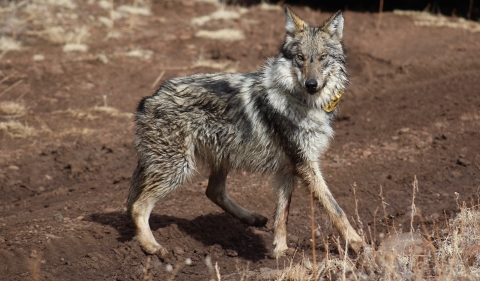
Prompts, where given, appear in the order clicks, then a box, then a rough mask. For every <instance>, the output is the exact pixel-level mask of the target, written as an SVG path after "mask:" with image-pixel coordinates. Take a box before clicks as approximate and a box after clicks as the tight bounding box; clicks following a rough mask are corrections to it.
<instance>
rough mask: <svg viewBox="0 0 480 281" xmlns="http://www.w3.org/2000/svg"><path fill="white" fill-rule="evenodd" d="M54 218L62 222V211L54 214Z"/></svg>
mask: <svg viewBox="0 0 480 281" xmlns="http://www.w3.org/2000/svg"><path fill="white" fill-rule="evenodd" d="M53 219H54V220H55V221H58V222H60V221H63V216H62V214H60V213H56V214H55V215H53Z"/></svg>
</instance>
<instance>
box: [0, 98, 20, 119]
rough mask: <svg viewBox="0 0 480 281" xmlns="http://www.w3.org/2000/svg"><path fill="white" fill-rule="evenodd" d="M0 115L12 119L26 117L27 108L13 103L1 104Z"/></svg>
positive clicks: (5, 102)
mask: <svg viewBox="0 0 480 281" xmlns="http://www.w3.org/2000/svg"><path fill="white" fill-rule="evenodd" d="M0 115H3V116H5V117H11V118H15V117H20V116H23V115H25V106H24V105H23V104H20V103H17V102H12V101H4V102H0Z"/></svg>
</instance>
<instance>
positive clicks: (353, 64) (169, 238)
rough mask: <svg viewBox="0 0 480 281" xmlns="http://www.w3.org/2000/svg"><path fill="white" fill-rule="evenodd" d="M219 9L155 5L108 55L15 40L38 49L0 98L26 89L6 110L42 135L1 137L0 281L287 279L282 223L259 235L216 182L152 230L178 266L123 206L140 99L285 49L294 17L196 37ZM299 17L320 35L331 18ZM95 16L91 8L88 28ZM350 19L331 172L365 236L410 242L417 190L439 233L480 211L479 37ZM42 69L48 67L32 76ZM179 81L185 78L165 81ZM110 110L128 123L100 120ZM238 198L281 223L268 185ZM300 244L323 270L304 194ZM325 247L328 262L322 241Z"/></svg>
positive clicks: (295, 236) (297, 213)
mask: <svg viewBox="0 0 480 281" xmlns="http://www.w3.org/2000/svg"><path fill="white" fill-rule="evenodd" d="M89 9H90V10H91V11H90V10H89ZM215 9H216V8H215V6H213V5H210V4H206V3H194V2H191V1H161V2H154V4H153V8H152V11H153V14H154V15H153V16H150V17H135V18H133V19H131V20H127V21H123V22H121V21H120V22H118V23H117V22H116V23H115V24H116V25H115V28H117V29H119V30H122V31H123V37H121V38H119V39H110V40H104V38H105V36H106V33H107V31H108V30H107V28H106V27H98V28H92V29H90V32H91V33H92V36H91V37H90V39H89V41H88V45H89V47H90V49H89V51H88V53H62V50H61V48H62V47H61V46H58V45H54V44H53V43H50V42H49V41H46V40H45V39H41V38H40V37H38V36H34V35H31V34H29V33H25V34H23V33H20V34H19V35H18V39H19V40H20V41H22V42H23V44H24V47H26V49H24V50H23V51H20V52H7V53H6V54H4V55H3V58H2V59H1V60H0V71H1V72H0V74H1V75H2V76H1V77H0V80H1V79H3V78H4V77H6V76H8V75H13V76H12V77H11V78H10V79H8V80H6V81H5V82H2V83H1V84H0V93H1V92H3V91H4V90H5V89H7V88H8V87H10V86H12V85H14V84H15V83H17V81H20V80H21V81H22V82H19V84H18V85H15V86H14V87H13V88H12V89H11V90H8V91H6V92H5V93H3V94H0V96H1V97H0V99H1V101H17V102H18V103H20V104H23V105H24V106H26V112H25V113H24V114H23V115H22V116H17V117H15V118H14V119H15V120H17V121H19V122H20V123H21V124H23V125H27V126H28V127H29V128H32V129H33V130H35V131H34V132H33V133H31V134H30V135H26V134H25V133H18V134H17V135H16V136H13V135H11V134H10V133H8V132H7V131H6V130H0V275H1V276H2V277H1V279H2V280H139V279H141V278H143V276H144V275H145V274H144V269H145V267H149V270H148V272H149V273H148V274H150V275H151V276H152V277H153V279H154V280H166V279H167V278H168V277H170V276H172V274H173V273H172V272H169V271H167V267H166V264H167V263H170V264H172V265H173V267H174V271H175V268H178V267H179V265H181V264H182V265H183V261H184V260H185V259H186V258H190V259H191V261H192V264H191V265H189V266H184V267H183V268H180V270H179V272H178V273H176V277H175V280H209V279H211V278H213V276H214V272H213V271H212V270H211V268H210V267H208V266H207V265H206V260H207V261H208V259H206V257H210V259H211V262H212V263H213V265H215V263H218V266H219V269H220V273H221V274H222V275H223V276H224V277H223V278H222V280H240V277H241V274H242V273H245V272H246V274H247V275H248V274H249V276H253V275H255V274H257V275H258V274H259V272H260V269H262V268H280V269H281V268H283V267H284V266H285V265H286V264H288V263H289V262H290V260H291V258H282V259H280V260H278V261H276V260H272V259H270V258H268V253H269V252H270V251H271V249H272V233H271V229H270V228H271V226H272V223H271V222H269V224H267V227H266V228H262V229H256V228H252V227H247V226H245V225H243V224H241V223H240V222H239V221H237V220H236V219H234V218H232V217H231V216H229V215H227V214H225V213H223V212H222V211H221V209H219V208H218V207H217V206H215V205H214V204H213V203H211V202H210V201H209V200H208V199H207V198H206V197H205V195H204V192H205V185H206V178H205V176H204V175H199V176H198V178H197V179H196V180H195V181H193V182H192V183H190V184H188V185H186V186H184V187H182V188H180V189H179V190H178V191H177V192H175V193H173V194H171V195H169V196H168V197H167V198H166V199H164V200H162V201H161V202H159V203H158V204H157V205H156V208H155V209H154V211H153V215H152V218H151V228H152V230H153V231H154V234H155V236H156V238H157V240H158V241H159V242H160V243H161V244H162V245H164V246H165V247H167V248H168V249H169V250H171V251H172V253H173V256H172V258H171V259H169V260H167V261H165V262H162V261H160V260H159V259H158V258H156V257H149V256H147V255H146V254H144V253H143V252H142V251H141V249H140V248H139V246H138V244H137V243H136V242H135V241H134V240H132V238H133V236H134V233H133V226H132V223H131V221H130V220H129V218H128V217H127V215H126V213H125V200H126V196H127V191H128V181H129V178H130V176H131V174H132V172H133V169H134V166H135V164H136V155H135V151H134V149H133V147H132V136H133V133H134V123H133V118H132V116H133V115H129V114H125V113H129V112H134V110H135V108H136V105H137V102H138V101H139V100H140V98H141V97H142V96H146V95H150V94H151V93H152V92H153V91H154V89H153V88H152V87H151V85H152V83H153V82H154V81H155V79H156V78H157V77H158V76H159V74H160V73H162V71H164V70H165V73H164V76H163V77H162V79H161V80H162V81H164V80H165V79H168V78H172V77H176V76H183V75H189V74H193V73H198V72H212V71H215V70H214V69H211V68H207V67H200V68H192V67H188V66H191V65H192V64H193V62H195V61H196V60H197V59H198V58H199V57H200V56H203V57H204V58H205V59H208V60H214V61H217V62H228V63H229V64H230V65H232V66H235V65H236V64H237V63H238V65H236V67H237V70H238V71H242V72H243V71H252V70H254V69H257V68H258V67H259V66H261V65H262V64H263V61H264V58H265V57H266V56H269V55H273V54H275V53H276V51H277V49H278V47H279V45H280V43H281V41H282V39H283V34H284V27H283V12H282V11H281V10H274V11H267V10H263V9H260V8H259V7H252V8H249V10H248V12H246V13H245V14H243V15H242V16H241V19H238V20H235V21H215V22H210V23H208V24H207V25H206V26H205V27H204V28H206V29H211V30H214V29H218V28H225V27H230V28H237V29H241V30H243V31H244V33H245V35H246V39H245V40H242V41H234V42H225V41H213V40H208V39H199V38H196V37H195V36H194V34H195V32H196V31H197V30H198V29H199V27H192V26H191V25H190V19H191V18H192V17H198V16H201V15H205V14H208V13H210V12H213V11H214V10H215ZM294 10H295V11H297V12H298V13H299V14H300V15H301V16H302V17H304V18H305V19H307V20H308V21H310V22H313V23H320V22H321V21H322V20H323V19H325V18H326V17H327V16H328V15H327V14H326V13H320V12H316V11H312V10H309V9H308V8H303V7H297V8H294ZM97 12H98V10H95V9H93V8H92V6H87V7H86V8H85V9H82V11H80V12H79V14H80V15H84V14H88V13H92V14H94V15H95V13H97ZM344 16H345V20H346V22H345V24H346V25H345V31H344V35H345V46H346V49H347V51H348V62H349V71H350V74H351V80H352V83H351V85H350V86H349V90H348V92H347V93H346V94H345V96H344V98H343V100H342V103H341V112H340V115H339V117H338V121H337V122H336V124H335V131H336V137H335V139H334V141H333V142H332V144H331V148H330V149H329V151H328V152H327V154H326V155H325V157H324V158H323V159H322V167H323V171H324V174H325V175H326V179H327V181H328V183H329V186H330V189H331V191H332V192H333V194H334V196H335V198H336V199H337V201H338V202H339V204H340V205H341V206H342V207H343V208H344V210H345V212H346V213H347V214H349V216H351V217H352V218H353V217H356V216H355V200H354V196H353V191H352V187H353V186H354V185H356V197H357V200H358V213H359V217H360V220H361V222H362V224H363V229H364V231H365V232H366V233H369V231H370V232H371V235H370V234H368V235H367V236H368V237H381V235H379V233H380V232H385V231H387V230H390V231H395V230H396V231H401V230H403V231H409V230H410V214H411V213H410V209H411V203H412V182H413V180H414V177H415V176H416V178H417V179H418V182H419V191H418V192H417V194H416V198H415V204H416V207H417V211H421V217H422V218H423V220H424V222H425V225H426V226H427V228H428V229H434V228H435V225H437V226H438V225H440V226H441V225H442V224H444V221H445V219H449V218H451V217H452V216H453V215H454V214H455V213H456V212H457V211H458V206H459V204H461V202H462V201H466V202H468V203H469V202H471V201H473V200H475V201H476V200H477V199H478V188H479V187H480V87H479V81H480V56H478V54H479V53H480V33H472V32H470V31H467V30H461V29H448V28H433V27H432V28H430V27H418V26H415V25H414V23H413V21H412V20H411V19H410V18H408V17H401V16H396V15H393V14H390V13H385V14H383V18H382V22H381V25H380V27H378V28H377V27H376V24H377V15H373V14H362V13H355V12H346V13H345V14H344ZM133 48H142V49H146V50H152V51H153V56H152V57H151V58H149V59H141V58H135V57H127V56H126V55H125V53H126V52H128V51H129V50H131V49H133ZM34 54H43V55H44V56H45V60H44V61H37V62H33V61H32V56H33V55H34ZM98 54H104V55H105V56H106V57H107V58H108V63H102V62H101V61H99V60H98V59H97V55H98ZM172 66H175V67H176V66H185V68H183V69H180V70H178V69H177V70H175V69H174V70H172V69H167V68H166V67H172ZM104 96H105V97H104ZM105 104H107V105H108V106H109V107H112V108H116V109H118V112H114V113H111V112H106V110H105V108H103V109H102V108H100V109H99V108H98V106H104V105H105ZM95 106H97V107H95ZM69 109H71V110H70V111H67V110H69ZM0 118H1V119H0V121H1V122H7V121H9V120H10V119H12V117H11V116H10V117H8V116H5V115H2V116H0ZM228 185H229V186H228V189H229V192H230V194H231V195H232V197H234V198H235V199H236V200H237V201H238V202H239V203H241V204H242V205H244V206H246V207H248V208H250V209H253V210H255V211H257V212H259V213H261V214H263V215H265V216H268V217H269V218H271V217H272V215H273V210H274V202H273V198H272V191H271V189H270V179H269V178H268V177H260V176H256V175H250V174H242V173H240V174H235V175H231V176H229V181H228ZM381 190H382V193H383V197H384V199H383V200H384V201H385V202H386V204H385V205H384V206H385V207H386V210H385V213H384V211H383V208H382V199H381V197H380V196H379V194H380V191H381ZM351 221H352V222H353V221H354V220H353V219H352V220H351ZM355 221H357V220H356V219H355ZM417 221H418V218H417V219H416V221H415V223H416V222H417ZM316 223H317V224H318V226H319V227H320V230H321V231H320V233H321V236H320V237H319V238H318V239H317V241H318V240H322V237H325V238H327V237H330V238H332V237H335V235H336V234H335V232H334V231H332V228H331V226H330V224H329V223H328V221H327V220H326V217H325V215H324V213H323V211H322V210H321V209H320V208H317V214H316ZM385 223H387V224H388V225H389V227H388V229H387V228H386V227H385ZM356 224H357V226H358V222H356ZM415 225H417V224H415ZM288 231H289V239H288V241H289V243H290V244H291V246H292V247H295V248H296V249H297V253H298V254H297V255H296V259H299V258H300V257H301V256H302V253H303V252H304V253H305V254H306V255H311V243H310V211H309V197H308V193H306V192H304V190H302V189H301V188H298V189H297V192H296V193H295V194H294V198H293V202H292V207H291V215H290V218H289V225H288ZM378 239H379V238H378ZM333 240H334V239H330V241H333ZM330 243H331V247H330V248H331V249H332V248H335V247H333V245H334V243H332V242H330ZM317 246H318V249H317V254H318V259H321V257H322V256H323V255H324V246H323V242H321V241H320V242H319V243H318V245H317ZM331 251H332V252H331V253H332V255H336V254H337V253H338V252H337V251H335V250H331ZM148 261H149V262H148ZM250 278H251V279H254V278H253V277H250Z"/></svg>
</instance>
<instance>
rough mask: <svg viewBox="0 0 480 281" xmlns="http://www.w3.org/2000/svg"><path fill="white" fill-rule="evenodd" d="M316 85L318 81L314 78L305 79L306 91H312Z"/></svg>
mask: <svg viewBox="0 0 480 281" xmlns="http://www.w3.org/2000/svg"><path fill="white" fill-rule="evenodd" d="M317 86H318V83H317V80H315V79H308V80H307V81H305V88H307V91H309V92H314V91H315V90H316V89H317Z"/></svg>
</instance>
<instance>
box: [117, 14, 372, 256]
mask: <svg viewBox="0 0 480 281" xmlns="http://www.w3.org/2000/svg"><path fill="white" fill-rule="evenodd" d="M285 15H286V35H285V40H284V42H283V44H282V46H281V49H280V54H278V55H277V56H275V57H273V58H269V59H268V60H267V61H266V64H265V66H264V67H263V68H262V69H261V70H259V71H257V72H252V73H242V74H225V73H223V74H196V75H192V76H188V77H180V78H174V79H171V80H168V81H166V82H165V83H164V84H163V85H161V86H160V88H159V89H158V90H157V91H156V92H155V93H154V94H153V95H152V96H149V97H145V98H143V99H142V100H141V101H140V103H139V105H138V108H137V113H136V125H137V131H136V134H135V140H134V145H135V147H136V149H137V154H138V165H137V168H136V170H135V172H134V174H133V176H132V178H131V183H130V192H129V196H128V201H127V206H128V210H129V213H130V215H131V217H132V219H133V221H134V223H135V227H136V239H137V240H138V242H139V243H140V246H141V247H142V249H143V250H144V251H145V252H146V253H148V254H156V255H158V256H160V257H166V256H168V255H169V252H168V251H167V249H165V248H164V247H163V246H161V245H160V244H158V243H157V242H156V240H155V238H154V236H153V234H152V231H151V229H150V226H149V223H148V220H149V216H150V213H151V211H152V209H153V207H154V205H155V203H156V202H157V201H158V200H159V199H161V198H163V197H165V196H166V195H167V194H169V193H170V192H172V191H173V190H175V189H176V188H177V187H178V186H180V185H181V184H183V183H185V182H186V181H187V180H189V179H190V178H191V177H192V175H193V174H194V172H195V169H196V165H197V162H198V161H204V162H205V163H206V165H207V167H209V169H210V177H209V181H208V187H207V190H206V195H207V197H208V198H209V199H210V200H211V201H213V202H214V203H215V204H217V205H218V206H219V207H221V208H222V209H223V210H224V211H225V212H227V213H229V214H231V215H233V216H234V217H236V218H238V219H239V220H240V221H241V222H243V223H245V224H247V225H250V226H264V225H265V224H266V222H267V218H265V217H264V216H262V215H260V214H257V213H255V212H252V211H250V210H247V209H245V208H243V207H242V206H240V205H239V204H237V203H236V202H235V201H233V200H232V199H231V198H230V197H229V196H228V195H227V192H226V190H225V185H226V178H227V174H228V173H229V172H230V171H235V170H237V171H238V170H241V171H249V172H256V173H262V174H268V173H270V174H273V175H274V179H275V180H274V182H275V184H274V188H275V191H276V211H275V215H274V219H275V223H274V242H273V244H274V249H273V253H272V254H273V256H274V257H276V258H278V257H280V256H282V255H283V254H284V253H286V252H287V250H289V249H288V247H287V240H286V237H287V226H286V222H287V217H288V212H289V206H290V200H291V196H292V192H293V189H294V186H295V183H296V181H297V179H299V180H300V181H301V182H302V183H303V185H304V186H305V187H306V188H307V190H311V191H313V193H314V195H315V197H316V198H317V199H318V200H319V202H320V204H321V205H322V206H323V207H324V208H325V210H326V212H327V214H328V216H329V218H330V219H331V221H332V222H333V225H334V226H335V227H336V229H337V230H338V231H339V233H340V235H341V237H342V238H343V239H344V240H346V241H347V242H348V245H349V246H350V248H352V249H353V250H355V251H358V250H359V249H360V248H361V246H362V243H363V242H362V239H361V238H360V236H359V235H358V234H357V233H356V231H355V230H354V229H353V227H352V226H351V225H350V223H349V221H348V219H347V216H346V214H345V213H344V212H343V211H342V209H341V208H340V207H339V205H338V204H337V203H336V201H335V199H334V198H333V196H332V194H331V192H330V191H329V189H328V187H327V184H326V182H325V180H324V178H323V176H322V172H321V171H320V165H319V158H320V156H321V155H322V154H323V153H324V152H325V150H326V149H327V147H328V145H329V142H330V139H331V138H332V136H333V130H332V126H331V125H332V122H333V120H334V116H335V112H336V111H337V110H336V104H337V103H338V100H339V98H340V97H341V95H342V94H343V92H344V90H345V87H346V84H347V82H348V77H347V71H346V68H345V64H346V63H345V53H344V49H343V45H342V37H343V23H344V19H343V16H342V13H341V12H340V11H339V12H337V13H336V14H334V15H333V16H332V17H330V18H329V19H328V20H327V21H325V22H324V23H323V24H322V25H321V26H310V25H309V24H308V23H306V22H305V21H303V20H302V19H300V17H298V16H297V15H295V14H294V13H293V12H292V11H291V10H290V9H289V8H285Z"/></svg>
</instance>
